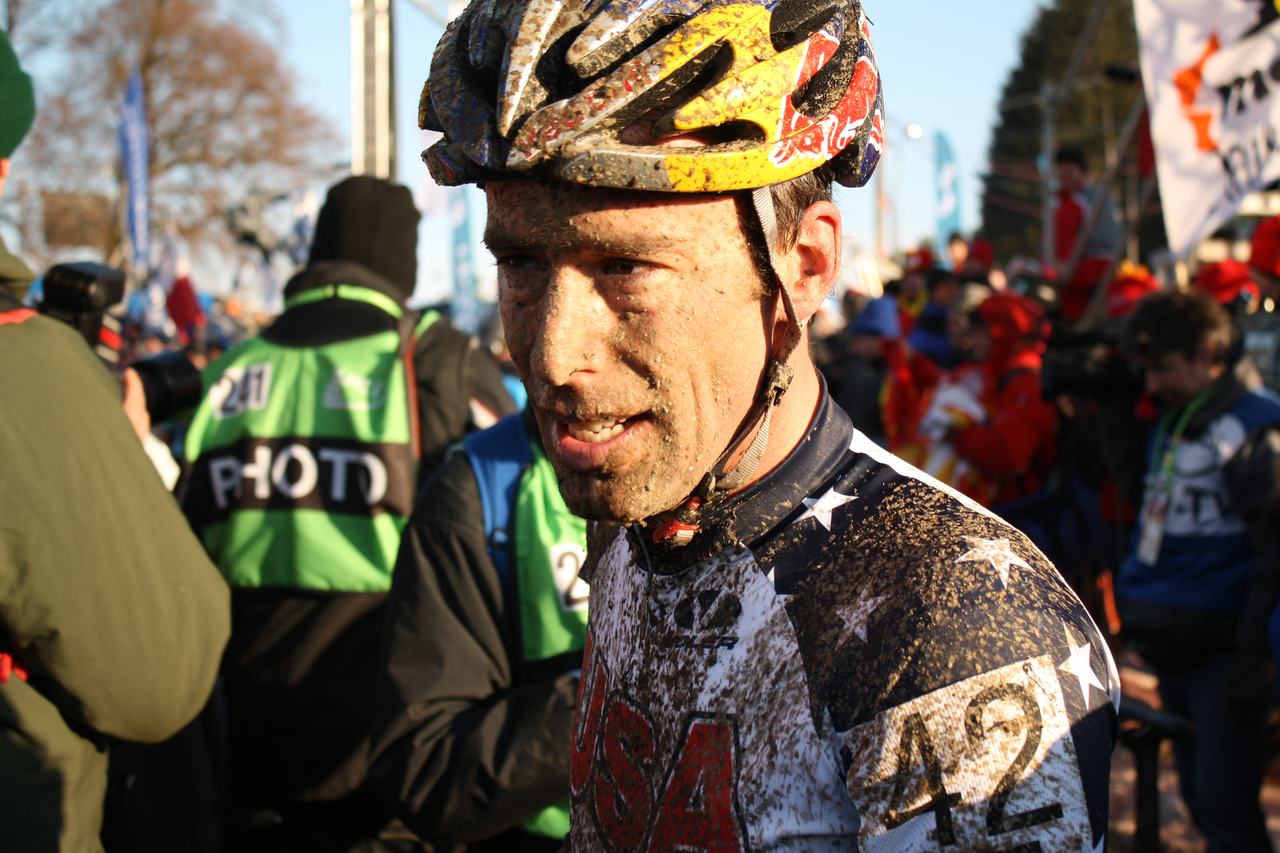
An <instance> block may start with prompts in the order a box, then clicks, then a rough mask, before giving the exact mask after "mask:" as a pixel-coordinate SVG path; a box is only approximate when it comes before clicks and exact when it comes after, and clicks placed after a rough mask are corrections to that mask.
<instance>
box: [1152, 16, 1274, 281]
mask: <svg viewBox="0 0 1280 853" xmlns="http://www.w3.org/2000/svg"><path fill="white" fill-rule="evenodd" d="M1134 12H1135V15H1136V18H1137V24H1138V38H1139V43H1140V49H1141V60H1142V78H1143V82H1144V83H1145V86H1146V94H1147V101H1148V104H1149V106H1150V110H1151V133H1152V139H1153V141H1154V143H1155V152H1156V169H1157V171H1158V174H1159V179H1160V195H1161V199H1162V200H1163V203H1164V219H1165V227H1166V228H1167V230H1168V233H1169V247H1170V248H1171V249H1172V250H1173V251H1174V252H1175V253H1176V254H1178V255H1180V256H1182V255H1186V254H1187V253H1189V252H1190V251H1191V249H1192V248H1194V247H1195V245H1196V243H1197V242H1199V240H1201V239H1202V238H1203V237H1205V236H1207V235H1208V234H1210V233H1211V232H1212V231H1213V230H1214V229H1216V228H1217V227H1218V226H1220V225H1221V224H1222V223H1223V222H1225V221H1227V220H1228V219H1230V218H1231V217H1232V216H1234V215H1235V212H1236V211H1237V210H1238V209H1239V207H1240V202H1241V201H1242V200H1243V199H1244V197H1245V196H1246V195H1248V194H1249V193H1251V192H1254V191H1256V190H1260V189H1262V188H1263V187H1264V186H1266V185H1267V184H1269V183H1271V182H1272V181H1275V180H1278V179H1280V0H1134Z"/></svg>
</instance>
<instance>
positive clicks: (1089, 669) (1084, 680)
mask: <svg viewBox="0 0 1280 853" xmlns="http://www.w3.org/2000/svg"><path fill="white" fill-rule="evenodd" d="M1062 628H1063V630H1064V631H1066V633H1067V647H1068V648H1070V649H1071V654H1070V655H1068V657H1067V660H1066V662H1065V663H1063V664H1061V665H1059V667H1058V669H1060V670H1062V671H1063V672H1065V673H1067V674H1069V675H1070V676H1071V677H1072V678H1074V679H1075V680H1076V681H1077V682H1079V683H1080V695H1081V696H1082V697H1083V698H1084V703H1085V705H1088V704H1089V685H1090V684H1092V685H1093V686H1094V687H1096V688H1098V689H1099V690H1101V691H1102V692H1103V693H1106V692H1107V688H1106V686H1105V685H1103V683H1102V682H1101V681H1099V680H1098V676H1097V675H1096V674H1094V671H1093V661H1092V660H1091V659H1090V654H1091V653H1092V651H1093V649H1092V643H1085V644H1084V645H1083V646H1077V645H1076V641H1075V640H1074V639H1073V638H1072V636H1071V629H1070V628H1069V627H1067V625H1066V624H1065V623H1064V624H1063V626H1062Z"/></svg>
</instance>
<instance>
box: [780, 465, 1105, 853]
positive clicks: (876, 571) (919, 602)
mask: <svg viewBox="0 0 1280 853" xmlns="http://www.w3.org/2000/svg"><path fill="white" fill-rule="evenodd" d="M868 452H869V454H870V453H873V452H874V451H870V449H869V448H868ZM899 466H901V463H897V462H896V461H893V460H888V459H886V458H882V459H880V460H876V459H874V458H872V457H871V456H870V455H865V456H862V457H860V458H859V459H857V461H855V462H854V464H853V465H852V466H851V468H850V469H848V471H846V473H845V474H844V475H843V476H842V477H841V478H840V480H839V482H837V483H836V484H835V485H834V486H833V487H831V488H830V489H829V490H828V491H827V492H825V493H824V494H821V495H817V496H815V497H814V498H813V499H811V500H810V501H807V502H806V503H808V504H811V505H812V506H815V507H825V508H826V509H827V511H829V512H830V516H829V528H827V527H824V525H823V524H821V523H819V524H807V525H806V524H805V523H803V522H798V523H796V524H794V525H792V527H791V528H790V529H789V530H788V532H787V535H786V536H785V537H784V539H785V540H790V542H784V543H782V544H781V546H780V547H779V548H778V549H777V550H776V551H775V554H774V557H773V560H772V561H771V562H773V564H774V566H775V572H776V585H777V589H778V592H779V593H780V594H782V595H783V596H784V598H785V599H786V601H787V605H786V606H787V609H788V612H789V614H790V616H791V622H792V624H793V626H794V627H795V630H796V635H797V641H798V646H799V648H800V651H801V655H802V656H803V657H804V660H805V669H806V675H807V679H808V682H809V688H810V691H811V694H810V695H811V701H812V702H813V703H814V705H815V707H814V709H813V710H814V712H815V714H829V715H830V720H831V727H832V729H833V730H834V731H835V732H836V748H837V749H838V750H839V753H840V760H841V763H842V766H843V767H844V771H845V775H846V782H847V787H848V792H849V795H850V796H851V797H852V799H853V801H854V803H855V805H856V807H857V811H858V814H859V823H860V828H859V842H860V847H861V849H863V850H866V851H910V850H945V849H955V850H979V849H981V850H1003V851H1015V850H1017V851H1033V850H1043V851H1049V850H1073V851H1078V850H1083V851H1091V850H1095V849H1098V850H1100V849H1102V847H1103V843H1104V833H1105V831H1106V823H1107V797H1108V777H1109V767H1110V757H1111V751H1112V748H1113V745H1114V743H1115V732H1116V726H1115V720H1116V717H1115V703H1116V702H1118V701H1119V687H1118V685H1119V682H1118V678H1117V677H1116V675H1115V670H1114V664H1113V663H1112V662H1111V658H1110V655H1109V653H1108V651H1107V648H1106V646H1105V644H1104V642H1103V639H1102V637H1101V635H1100V634H1099V633H1098V631H1097V629H1096V628H1095V626H1094V624H1093V622H1092V620H1091V619H1090V618H1089V616H1088V614H1087V613H1086V612H1085V610H1084V608H1083V606H1082V605H1081V604H1080V602H1079V600H1078V599H1077V598H1076V597H1075V595H1074V594H1073V593H1072V592H1071V591H1070V590H1069V588H1068V587H1067V586H1066V584H1065V583H1064V582H1063V580H1062V579H1061V577H1060V576H1059V575H1058V574H1057V572H1056V571H1055V570H1054V568H1053V567H1052V565H1050V564H1049V562H1048V561H1047V560H1046V559H1045V558H1044V557H1043V556H1042V555H1041V554H1040V552H1039V551H1038V550H1037V549H1036V548H1035V547H1034V546H1033V545H1032V544H1031V543H1030V542H1029V541H1028V540H1027V539H1026V538H1025V537H1024V536H1023V535H1022V534H1020V533H1019V532H1017V531H1016V530H1014V529H1013V528H1011V527H1009V526H1008V525H1006V524H1004V523H1003V522H1002V521H1000V520H999V519H997V518H995V517H993V516H991V515H990V514H989V513H986V512H985V511H982V510H979V509H978V508H976V507H974V506H972V505H969V504H967V502H964V501H963V500H962V499H959V498H958V497H954V496H952V495H951V494H949V493H947V492H945V491H943V490H941V489H939V488H937V487H935V486H934V485H932V484H930V483H928V482H925V481H922V480H920V479H916V478H914V477H911V476H904V475H903V472H901V471H899V470H895V469H896V468H897V467H899ZM825 520H826V519H820V521H825ZM788 552H790V553H788ZM801 555H805V556H801ZM814 555H819V559H818V561H817V562H816V563H815V561H814V560H813V556H814ZM806 557H807V559H806ZM797 558H799V559H797Z"/></svg>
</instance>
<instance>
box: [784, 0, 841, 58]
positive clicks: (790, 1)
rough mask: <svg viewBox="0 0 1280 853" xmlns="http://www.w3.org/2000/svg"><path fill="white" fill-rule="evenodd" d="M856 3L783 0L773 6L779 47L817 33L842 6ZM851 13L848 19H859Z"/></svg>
mask: <svg viewBox="0 0 1280 853" xmlns="http://www.w3.org/2000/svg"><path fill="white" fill-rule="evenodd" d="M846 5H847V6H855V5H856V3H851V2H835V3H833V2H832V0H782V2H780V3H779V4H778V5H777V7H775V8H774V10H773V18H772V19H771V20H770V23H769V29H770V33H769V35H770V38H771V40H772V41H773V47H774V49H775V50H777V51H779V52H781V51H784V50H786V49H787V48H789V47H794V46H795V45H797V44H799V43H800V42H802V41H804V40H805V39H807V38H809V37H810V36H811V35H813V34H814V33H816V32H818V31H819V30H821V29H822V28H823V27H825V26H826V25H827V24H828V23H830V21H831V19H832V18H833V17H835V14H836V12H838V11H840V7H841V6H846ZM856 19H857V16H856V15H850V16H849V17H848V20H856Z"/></svg>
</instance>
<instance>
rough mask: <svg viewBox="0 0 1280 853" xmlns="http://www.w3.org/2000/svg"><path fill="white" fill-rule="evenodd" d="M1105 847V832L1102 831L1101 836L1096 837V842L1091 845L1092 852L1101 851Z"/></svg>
mask: <svg viewBox="0 0 1280 853" xmlns="http://www.w3.org/2000/svg"><path fill="white" fill-rule="evenodd" d="M1106 849H1107V834H1106V833H1105V832H1104V833H1102V837H1100V838H1099V839H1098V843H1097V844H1095V845H1093V853H1102V851H1104V850H1106Z"/></svg>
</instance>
